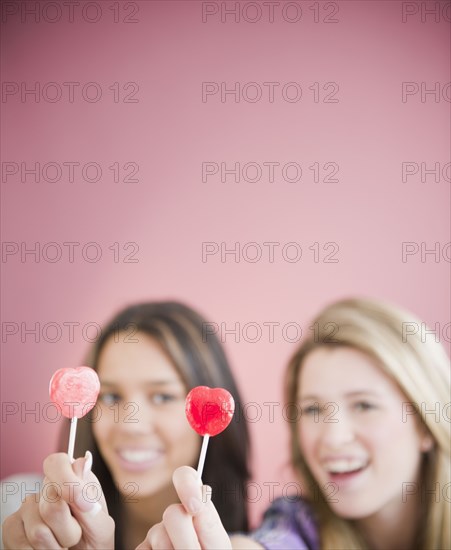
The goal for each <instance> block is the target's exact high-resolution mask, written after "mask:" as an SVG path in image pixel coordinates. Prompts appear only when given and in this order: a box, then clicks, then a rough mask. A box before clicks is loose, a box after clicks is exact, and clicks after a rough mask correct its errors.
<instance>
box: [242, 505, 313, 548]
mask: <svg viewBox="0 0 451 550" xmlns="http://www.w3.org/2000/svg"><path fill="white" fill-rule="evenodd" d="M250 536H251V538H253V539H254V540H256V541H257V542H258V543H259V544H261V545H262V546H263V547H264V548H266V549H267V550H318V549H319V536H318V528H317V525H316V522H315V519H314V517H313V512H312V510H311V508H310V506H309V505H308V503H307V502H305V501H304V500H302V499H301V498H296V497H292V498H278V499H276V500H275V501H274V502H273V504H272V505H271V506H270V507H269V508H268V510H267V511H266V512H265V515H264V517H263V522H262V524H261V526H260V527H259V528H258V529H257V530H256V531H254V532H253V533H251V535H250Z"/></svg>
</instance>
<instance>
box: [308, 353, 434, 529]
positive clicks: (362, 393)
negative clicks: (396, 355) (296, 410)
mask: <svg viewBox="0 0 451 550" xmlns="http://www.w3.org/2000/svg"><path fill="white" fill-rule="evenodd" d="M407 401H408V399H407V397H406V396H405V395H404V394H403V393H402V392H401V391H400V390H399V388H398V387H397V386H396V385H395V384H394V383H393V382H392V381H391V380H390V379H389V377H388V376H387V375H386V374H385V373H384V372H383V371H382V370H381V369H380V368H379V367H378V365H377V363H376V362H375V361H373V360H372V359H371V358H370V357H369V356H367V355H365V354H364V353H362V352H360V351H357V350H355V349H352V348H349V347H337V348H332V349H326V348H318V349H316V350H314V351H312V352H311V353H309V354H308V355H307V357H306V358H305V360H304V362H303V364H302V366H301V369H300V373H299V380H298V402H299V403H300V407H301V413H302V414H301V419H300V423H299V430H300V431H299V437H300V446H301V452H302V453H303V456H304V460H305V461H306V463H307V466H308V467H309V469H310V472H311V473H312V475H313V477H314V478H315V480H316V481H317V483H318V484H319V486H320V487H321V488H324V494H325V495H326V496H327V495H330V497H331V498H330V499H329V504H330V507H331V508H332V509H333V511H334V512H335V513H336V514H337V515H338V516H340V517H342V518H347V519H361V518H366V517H369V516H371V515H373V514H378V513H385V512H390V511H391V512H393V511H394V510H395V509H396V508H397V509H398V510H399V507H400V506H402V503H403V500H402V496H403V489H406V487H409V486H407V485H404V484H406V483H415V482H417V481H418V479H419V470H420V462H421V453H422V451H426V450H429V448H430V447H431V445H432V440H431V438H430V436H428V435H426V434H422V432H421V431H420V429H419V427H418V420H417V419H416V418H415V417H414V416H412V415H407V418H404V419H403V416H402V406H403V405H402V404H403V402H404V403H405V402H407ZM403 420H404V422H403ZM331 482H332V483H334V484H335V486H332V485H327V486H326V487H325V485H326V484H328V483H329V484H330V483H331ZM333 493H334V494H333ZM332 494H333V496H332ZM333 500H336V502H333Z"/></svg>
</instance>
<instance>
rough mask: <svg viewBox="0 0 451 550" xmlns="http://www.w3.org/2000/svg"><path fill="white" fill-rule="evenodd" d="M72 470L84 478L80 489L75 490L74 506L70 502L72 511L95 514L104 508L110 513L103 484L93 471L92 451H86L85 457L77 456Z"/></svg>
mask: <svg viewBox="0 0 451 550" xmlns="http://www.w3.org/2000/svg"><path fill="white" fill-rule="evenodd" d="M72 470H73V471H74V473H75V474H76V475H77V476H78V477H79V478H81V480H82V483H81V484H80V485H79V487H78V489H79V490H77V491H76V492H75V498H74V501H73V504H74V506H72V503H70V505H71V509H72V511H73V512H77V511H80V512H84V513H90V514H91V515H93V516H94V515H97V514H98V513H99V512H100V511H101V510H103V511H104V512H105V513H106V514H108V507H107V504H106V501H105V497H104V496H103V490H102V486H101V485H100V482H99V480H98V479H97V477H96V476H95V475H94V474H93V473H92V454H91V452H90V451H86V454H85V456H84V457H83V458H77V460H75V461H74V463H73V464H72Z"/></svg>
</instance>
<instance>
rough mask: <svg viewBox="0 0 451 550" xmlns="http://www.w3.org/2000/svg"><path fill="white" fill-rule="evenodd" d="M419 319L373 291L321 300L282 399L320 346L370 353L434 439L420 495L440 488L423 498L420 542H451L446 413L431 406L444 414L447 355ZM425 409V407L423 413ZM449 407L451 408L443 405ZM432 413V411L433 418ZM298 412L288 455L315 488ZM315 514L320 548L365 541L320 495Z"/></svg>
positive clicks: (450, 443) (432, 545)
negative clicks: (377, 297) (358, 296)
mask: <svg viewBox="0 0 451 550" xmlns="http://www.w3.org/2000/svg"><path fill="white" fill-rule="evenodd" d="M424 326H425V325H424V324H421V322H420V321H419V320H418V319H416V318H415V317H414V316H413V315H412V314H410V313H409V312H407V311H403V310H402V309H399V308H397V307H394V306H392V305H389V304H385V303H382V302H380V301H375V300H370V299H347V300H342V301H339V302H336V303H334V304H331V305H330V306H328V307H326V308H325V309H324V310H323V311H322V312H321V313H320V314H319V315H318V316H317V317H316V318H315V319H314V321H313V327H312V328H313V329H314V331H313V334H312V335H311V336H310V337H309V338H308V339H307V340H304V341H303V343H302V344H301V347H300V348H299V349H298V350H297V352H296V353H295V354H294V356H293V357H292V359H291V360H290V362H289V364H288V368H287V373H286V381H285V396H286V400H287V403H295V402H296V397H297V395H298V387H297V386H298V381H299V371H300V369H301V367H302V363H303V361H304V359H305V358H306V356H307V355H308V354H309V353H311V352H312V351H313V350H314V349H317V348H318V347H324V346H348V347H351V348H354V349H357V350H360V351H362V352H363V353H365V354H367V355H368V356H370V357H372V358H374V359H375V360H376V361H377V362H378V363H379V364H380V366H381V368H382V369H383V370H384V372H385V373H386V374H387V375H388V376H390V377H391V379H392V380H394V382H395V383H396V384H397V385H398V386H399V387H400V388H401V390H402V391H403V393H404V394H405V395H406V397H407V400H408V401H409V402H410V403H411V405H412V406H413V407H415V409H416V410H417V413H418V415H419V418H421V421H422V423H423V425H424V426H425V427H426V429H427V430H428V431H429V433H430V434H431V435H432V438H433V440H434V446H433V448H432V449H431V450H430V451H429V452H427V453H425V455H424V459H423V465H422V473H421V479H420V490H421V494H422V497H425V496H426V495H427V494H428V493H429V492H430V491H432V490H434V489H436V488H437V487H438V488H439V491H440V495H439V499H438V502H436V499H432V502H430V501H429V502H427V503H426V505H425V510H424V512H423V516H422V520H421V522H420V525H419V528H418V536H419V541H418V542H419V547H421V548H428V549H438V548H440V549H445V548H449V547H450V537H451V532H450V517H451V505H450V501H449V497H448V496H447V494H446V495H445V494H442V490H444V488H445V487H447V486H449V485H447V484H449V483H450V475H449V469H450V460H451V448H450V447H451V437H450V435H451V434H450V424H449V420H448V421H443V418H442V417H441V418H440V422H436V421H434V420H435V415H431V414H430V411H431V410H436V407H437V404H439V407H440V414H441V415H442V414H444V411H445V408H446V407H447V406H448V409H447V410H449V401H450V386H451V383H450V366H449V359H448V357H447V355H446V353H445V351H444V349H443V347H442V346H441V344H440V343H437V342H436V341H435V337H434V336H433V335H431V334H429V335H427V336H426V337H425V332H424V331H423V330H416V331H415V330H411V328H412V327H417V329H419V328H420V327H422V328H424ZM427 412H429V414H426V413H427ZM448 414H449V413H448ZM431 416H432V418H431ZM298 422H299V418H298V420H297V421H296V422H292V423H291V424H290V438H291V457H292V463H293V466H294V468H295V470H296V471H297V472H298V473H299V474H300V475H301V478H302V479H303V480H304V481H306V483H307V484H309V485H310V486H311V487H312V488H313V489H314V491H315V494H316V495H321V491H320V488H319V486H318V484H317V483H316V482H315V479H314V478H313V476H312V474H311V473H310V471H309V469H308V467H307V464H306V463H305V461H304V460H303V456H302V449H301V446H300V442H299V435H298V434H299V427H298ZM312 507H313V509H314V511H315V512H316V514H317V517H318V523H319V531H320V539H321V548H325V549H332V548H334V549H338V548H340V549H346V550H350V549H362V548H367V547H368V546H367V544H366V543H365V541H364V540H363V538H362V536H361V534H360V533H359V532H358V529H357V527H356V525H355V524H354V523H353V522H352V521H349V520H343V519H341V518H339V517H337V516H336V514H334V512H333V511H332V510H331V509H330V507H329V505H328V503H327V501H326V499H325V498H324V497H323V496H322V497H321V498H320V499H315V502H312Z"/></svg>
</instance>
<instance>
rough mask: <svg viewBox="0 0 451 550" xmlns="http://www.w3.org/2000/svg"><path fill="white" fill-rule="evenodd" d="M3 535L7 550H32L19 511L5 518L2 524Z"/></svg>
mask: <svg viewBox="0 0 451 550" xmlns="http://www.w3.org/2000/svg"><path fill="white" fill-rule="evenodd" d="M2 535H3V547H4V549H5V550H32V547H31V545H30V543H29V542H28V539H27V537H26V534H25V528H24V524H23V521H22V518H21V517H20V513H19V512H16V513H15V514H12V515H11V516H8V517H7V518H6V519H5V521H4V522H3V525H2Z"/></svg>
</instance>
